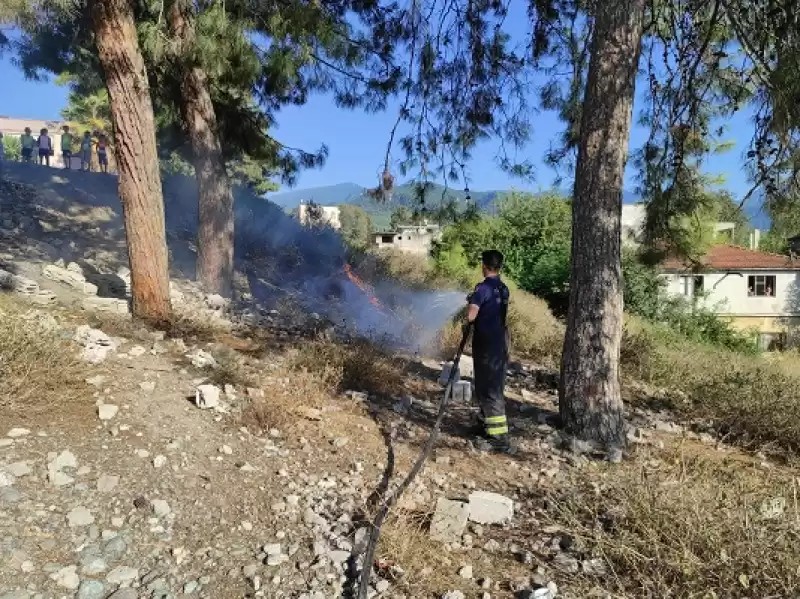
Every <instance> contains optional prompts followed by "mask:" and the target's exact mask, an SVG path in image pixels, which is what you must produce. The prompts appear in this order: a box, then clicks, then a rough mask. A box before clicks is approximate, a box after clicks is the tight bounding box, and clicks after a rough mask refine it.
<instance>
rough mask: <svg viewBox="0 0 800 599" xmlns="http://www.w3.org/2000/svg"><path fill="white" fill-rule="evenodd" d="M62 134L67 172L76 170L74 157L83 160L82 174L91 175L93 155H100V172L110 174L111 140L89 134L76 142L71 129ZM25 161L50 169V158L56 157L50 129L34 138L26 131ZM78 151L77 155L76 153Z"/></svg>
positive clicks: (1, 148)
mask: <svg viewBox="0 0 800 599" xmlns="http://www.w3.org/2000/svg"><path fill="white" fill-rule="evenodd" d="M61 129H62V134H61V156H62V157H63V159H64V168H66V169H71V168H72V157H73V156H77V157H79V158H80V160H81V170H82V171H87V172H88V171H91V170H93V169H92V154H93V153H96V154H97V162H98V164H99V166H100V170H101V171H102V172H104V173H107V172H108V138H107V137H106V136H105V135H104V134H102V133H100V134H96V135H95V137H93V136H92V134H91V133H90V132H89V131H86V132H85V133H84V134H83V137H81V138H79V139H76V136H74V135H73V134H72V133H71V132H70V128H69V126H67V125H64V126H63V127H62V128H61ZM20 146H21V150H22V153H21V160H22V162H25V163H30V162H31V161H35V162H37V163H38V164H40V165H46V166H50V158H51V157H52V156H55V148H54V147H53V138H52V137H50V134H49V132H48V131H47V129H42V130H41V131H39V137H34V136H33V135H32V133H31V129H30V127H25V132H24V133H23V134H22V135H21V136H20ZM76 149H77V153H75V152H74V150H76ZM4 159H5V149H4V144H3V134H2V133H0V162H2V161H3V160H4Z"/></svg>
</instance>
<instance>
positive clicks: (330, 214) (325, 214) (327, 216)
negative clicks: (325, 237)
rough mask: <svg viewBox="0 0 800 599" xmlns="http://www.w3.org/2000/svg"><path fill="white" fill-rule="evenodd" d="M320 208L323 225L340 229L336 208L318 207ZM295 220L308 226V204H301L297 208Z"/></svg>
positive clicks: (337, 208)
mask: <svg viewBox="0 0 800 599" xmlns="http://www.w3.org/2000/svg"><path fill="white" fill-rule="evenodd" d="M320 208H321V209H322V220H323V222H324V223H325V224H327V225H329V226H330V227H331V228H333V229H337V230H338V229H341V228H342V222H341V220H340V219H339V215H340V213H339V207H338V206H320ZM297 219H298V220H299V221H300V222H301V223H302V224H304V225H306V224H308V221H309V214H308V204H305V203H301V204H300V205H299V206H298V207H297Z"/></svg>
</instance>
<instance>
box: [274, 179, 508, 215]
mask: <svg viewBox="0 0 800 599" xmlns="http://www.w3.org/2000/svg"><path fill="white" fill-rule="evenodd" d="M507 194H508V192H506V191H471V192H470V198H471V199H472V201H474V202H476V203H477V204H478V206H479V207H480V208H481V210H487V211H489V210H491V208H492V206H493V204H494V203H495V202H496V201H497V200H498V199H500V198H502V197H504V196H505V195H507ZM466 195H467V194H466V193H465V192H464V191H463V190H460V189H452V188H446V187H445V186H444V185H441V184H439V183H431V184H429V185H428V187H427V189H426V190H425V194H424V198H425V205H426V206H428V207H429V208H435V207H437V206H440V205H441V204H442V203H446V202H448V201H450V200H456V201H457V202H464V201H465V200H466ZM267 198H268V199H269V200H270V201H272V202H275V203H276V204H277V205H278V206H281V207H282V208H288V209H292V208H297V206H299V205H300V202H301V201H303V200H305V201H312V202H315V203H317V204H320V205H322V206H339V205H341V204H354V205H357V206H361V207H363V208H364V209H365V210H367V211H368V212H385V211H389V212H391V211H392V210H394V209H395V208H397V207H398V206H411V205H416V203H417V188H416V186H415V185H414V184H413V183H404V184H403V185H399V186H397V187H396V188H395V189H394V190H393V192H392V197H391V199H390V200H389V201H387V202H379V201H377V200H375V199H374V198H373V197H372V196H370V195H369V193H368V190H367V188H365V187H361V186H360V185H357V184H356V183H339V184H337V185H325V186H322V187H311V188H308V189H293V190H291V191H285V192H281V193H275V194H270V195H268V196H267Z"/></svg>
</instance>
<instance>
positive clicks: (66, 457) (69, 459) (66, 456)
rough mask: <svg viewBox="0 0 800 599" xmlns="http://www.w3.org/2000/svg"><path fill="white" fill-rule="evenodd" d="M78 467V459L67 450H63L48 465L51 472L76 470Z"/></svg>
mask: <svg viewBox="0 0 800 599" xmlns="http://www.w3.org/2000/svg"><path fill="white" fill-rule="evenodd" d="M77 467H78V459H77V458H76V457H75V454H74V453H72V452H71V451H70V450H69V449H65V450H64V451H62V452H61V453H60V454H58V455H57V456H56V457H54V458H53V459H52V460H51V461H50V464H49V468H50V469H51V470H56V471H61V470H63V469H64V468H77Z"/></svg>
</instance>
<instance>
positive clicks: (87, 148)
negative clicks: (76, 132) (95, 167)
mask: <svg viewBox="0 0 800 599" xmlns="http://www.w3.org/2000/svg"><path fill="white" fill-rule="evenodd" d="M81 170H82V171H86V172H89V171H91V170H92V134H91V133H89V132H88V131H86V132H85V133H84V134H83V139H82V140H81Z"/></svg>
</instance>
